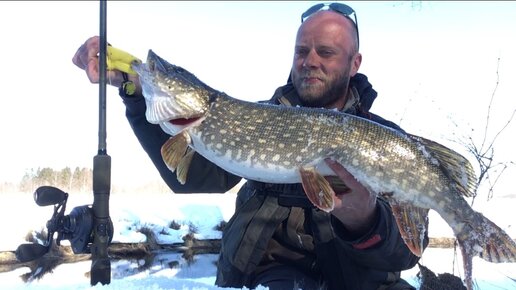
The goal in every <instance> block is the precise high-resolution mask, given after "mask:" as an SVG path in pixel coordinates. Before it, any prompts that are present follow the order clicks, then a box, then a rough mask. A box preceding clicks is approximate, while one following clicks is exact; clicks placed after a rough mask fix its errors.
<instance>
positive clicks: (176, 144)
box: [161, 131, 191, 180]
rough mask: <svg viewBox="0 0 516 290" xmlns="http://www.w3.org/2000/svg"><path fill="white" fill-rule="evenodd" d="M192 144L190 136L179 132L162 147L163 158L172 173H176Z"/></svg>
mask: <svg viewBox="0 0 516 290" xmlns="http://www.w3.org/2000/svg"><path fill="white" fill-rule="evenodd" d="M190 142H191V139H190V135H188V133H186V132H184V131H183V132H179V133H178V134H176V135H175V136H172V137H170V138H169V139H168V140H167V141H166V142H165V143H164V144H163V146H161V157H162V158H163V161H164V162H165V164H166V165H167V167H168V169H170V170H171V171H172V172H174V171H175V170H176V168H177V167H178V166H179V164H180V162H181V159H183V157H184V156H185V153H186V149H187V148H188V145H189V144H190ZM188 165H189V163H188ZM185 178H186V177H185ZM178 180H179V175H178Z"/></svg>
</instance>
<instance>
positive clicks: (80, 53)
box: [72, 36, 141, 94]
mask: <svg viewBox="0 0 516 290" xmlns="http://www.w3.org/2000/svg"><path fill="white" fill-rule="evenodd" d="M99 43H100V37H98V36H93V37H90V38H89V39H88V40H86V42H84V44H82V45H81V46H80V47H79V49H77V52H76V53H75V55H74V56H73V58H72V62H73V63H74V64H75V65H76V66H78V67H79V68H81V69H83V70H84V71H85V72H86V75H87V76H88V79H89V80H90V82H91V83H94V84H96V83H98V82H99V46H100V45H99ZM129 80H131V81H133V82H134V83H135V85H136V92H137V93H140V94H141V86H140V81H139V78H138V76H135V75H129ZM123 81H124V79H123V76H122V72H121V71H119V70H108V71H107V83H108V84H110V85H112V86H115V87H120V85H121V84H122V82H123Z"/></svg>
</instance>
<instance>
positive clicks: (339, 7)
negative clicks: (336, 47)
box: [301, 3, 360, 46]
mask: <svg viewBox="0 0 516 290" xmlns="http://www.w3.org/2000/svg"><path fill="white" fill-rule="evenodd" d="M321 10H331V11H335V12H337V13H340V14H342V15H344V17H346V18H348V19H349V20H351V21H352V22H353V24H354V25H355V29H356V30H357V46H359V44H360V42H359V39H358V21H357V14H356V12H355V10H353V8H351V7H349V6H348V5H346V4H342V3H330V4H328V3H319V4H316V5H314V6H312V7H310V8H308V10H306V11H305V12H304V13H303V14H301V23H302V22H304V21H305V20H306V19H307V18H308V17H310V16H311V15H312V14H314V13H315V12H318V11H321ZM351 15H353V17H354V18H355V19H354V20H353V19H352V18H351V17H350V16H351Z"/></svg>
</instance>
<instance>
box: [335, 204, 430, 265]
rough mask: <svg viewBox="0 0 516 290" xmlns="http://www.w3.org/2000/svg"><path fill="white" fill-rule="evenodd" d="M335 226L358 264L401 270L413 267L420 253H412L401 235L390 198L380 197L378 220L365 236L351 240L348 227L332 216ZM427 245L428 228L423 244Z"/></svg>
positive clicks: (336, 233) (344, 244)
mask: <svg viewBox="0 0 516 290" xmlns="http://www.w3.org/2000/svg"><path fill="white" fill-rule="evenodd" d="M331 223H332V226H333V229H334V231H335V235H336V236H337V237H338V239H339V242H340V244H341V245H342V246H343V247H344V248H345V249H346V252H347V253H348V254H349V255H350V257H351V258H352V259H353V260H354V261H355V262H356V263H357V264H359V265H362V266H364V267H368V268H369V267H370V268H375V269H378V270H384V271H401V270H406V269H410V268H412V267H414V266H415V265H416V263H417V262H418V261H419V257H418V256H416V255H414V254H412V252H410V250H409V249H408V248H407V246H406V245H405V242H404V241H403V239H402V238H401V235H400V232H399V229H398V226H397V224H396V221H395V219H394V216H393V215H392V210H391V207H390V206H389V204H388V203H387V201H385V200H384V199H382V198H378V200H377V220H376V223H375V225H374V226H373V228H372V229H371V230H370V231H369V232H368V233H367V234H365V235H364V236H362V237H360V238H358V239H355V240H349V239H348V238H347V237H349V234H348V233H347V230H346V228H345V227H344V226H343V225H342V223H340V221H338V219H336V218H333V216H332V221H331ZM427 245H428V231H426V233H425V238H424V241H423V246H424V247H425V248H426V246H427Z"/></svg>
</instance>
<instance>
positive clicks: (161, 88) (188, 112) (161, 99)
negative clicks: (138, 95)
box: [132, 50, 216, 134]
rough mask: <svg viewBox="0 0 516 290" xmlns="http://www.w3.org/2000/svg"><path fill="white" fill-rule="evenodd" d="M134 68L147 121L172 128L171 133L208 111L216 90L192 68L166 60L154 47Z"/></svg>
mask: <svg viewBox="0 0 516 290" xmlns="http://www.w3.org/2000/svg"><path fill="white" fill-rule="evenodd" d="M132 68H133V69H134V70H135V71H136V73H137V74H138V75H139V78H140V83H141V86H142V93H143V96H144V97H145V103H146V105H147V109H146V112H145V116H146V118H147V120H148V121H149V122H150V123H152V124H160V125H161V126H162V127H165V128H169V129H170V130H165V131H166V132H167V133H170V134H172V133H175V132H176V131H178V130H181V128H182V127H185V126H189V125H191V124H193V123H195V122H196V121H198V120H199V119H200V118H202V117H203V116H204V115H205V114H206V112H207V111H208V108H209V98H210V95H212V94H213V93H215V92H216V91H215V90H214V89H212V88H210V87H209V86H207V85H206V84H204V83H203V82H201V81H200V80H199V79H198V78H197V77H196V76H194V75H193V74H192V73H190V72H189V71H187V70H185V69H183V68H182V67H180V66H177V65H173V64H171V63H169V62H167V61H166V60H164V59H163V58H161V57H160V56H158V55H157V54H156V53H154V52H153V51H152V50H149V53H148V55H147V61H146V62H145V63H141V62H139V63H138V62H134V63H133V64H132ZM176 127H177V128H176ZM165 128H164V129H165ZM170 131H172V132H170Z"/></svg>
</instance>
